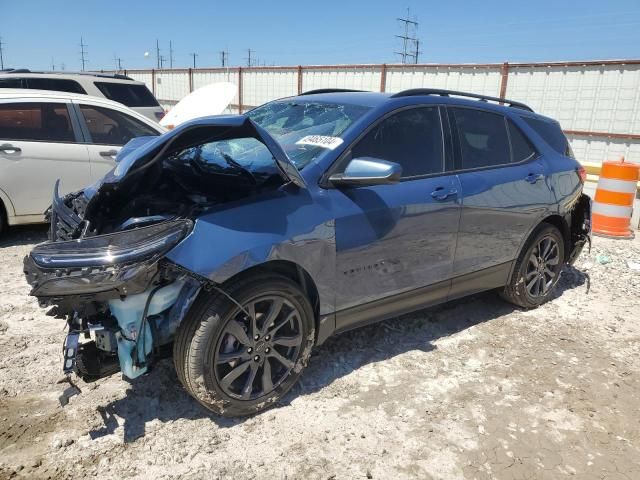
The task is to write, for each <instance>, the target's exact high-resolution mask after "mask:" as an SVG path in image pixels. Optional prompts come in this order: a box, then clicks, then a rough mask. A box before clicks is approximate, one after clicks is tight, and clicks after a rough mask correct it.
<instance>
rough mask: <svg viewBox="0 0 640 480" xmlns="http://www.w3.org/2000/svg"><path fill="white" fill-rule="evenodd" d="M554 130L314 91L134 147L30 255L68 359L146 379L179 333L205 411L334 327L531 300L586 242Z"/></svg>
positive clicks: (482, 101) (235, 402) (277, 388)
mask: <svg viewBox="0 0 640 480" xmlns="http://www.w3.org/2000/svg"><path fill="white" fill-rule="evenodd" d="M583 181H584V170H583V169H582V168H581V167H580V165H579V163H578V162H577V161H576V160H575V159H574V158H573V154H572V152H571V149H570V147H569V144H568V142H567V139H566V138H565V136H564V135H563V133H562V131H561V129H560V126H559V124H558V123H557V122H556V121H554V120H551V119H548V118H545V117H543V116H540V115H538V114H536V113H534V112H533V111H532V110H531V109H530V108H529V107H527V106H526V105H524V104H521V103H518V102H514V101H510V100H506V99H499V98H493V97H486V96H480V95H473V94H468V93H462V92H453V91H445V90H432V89H415V90H407V91H403V92H400V93H395V94H385V93H371V92H354V91H338V90H322V91H313V92H308V93H306V94H302V95H299V96H296V97H291V98H285V99H281V100H277V101H274V102H271V103H268V104H265V105H263V106H261V107H258V108H256V109H254V110H252V111H250V112H249V113H247V114H246V115H238V116H218V117H209V118H201V119H198V120H194V121H191V122H188V123H186V124H183V125H181V126H179V127H178V128H176V129H175V130H172V131H170V132H168V133H165V134H164V135H161V136H159V137H143V138H138V139H135V140H133V141H132V142H130V143H129V144H128V145H127V146H125V148H124V149H123V150H122V152H121V153H120V155H119V157H118V163H117V165H116V167H115V168H114V169H113V170H112V171H111V172H110V173H108V174H107V175H106V176H105V177H104V178H103V179H102V180H101V181H100V182H98V183H97V184H95V185H93V186H90V187H88V188H86V189H84V190H82V191H79V192H76V193H73V194H70V195H66V196H64V197H60V196H59V195H58V188H57V185H56V187H55V189H54V196H53V203H52V206H51V209H50V211H49V217H50V221H51V231H50V240H49V241H48V242H46V243H43V244H41V245H38V246H36V247H35V248H34V249H33V250H32V251H31V253H30V254H29V255H28V256H27V257H26V258H25V263H24V270H25V274H26V277H27V280H28V281H29V283H30V285H31V286H32V292H31V294H32V295H34V296H36V297H37V298H38V299H39V301H40V303H41V305H42V306H43V307H44V306H48V307H52V308H51V309H50V311H49V314H51V315H54V316H57V317H59V318H61V319H64V320H66V322H68V326H69V332H68V335H67V338H66V341H65V348H64V358H63V361H64V370H65V372H67V373H71V372H72V371H75V372H76V373H77V374H78V375H79V376H80V377H82V378H83V379H84V380H85V381H92V380H95V379H98V378H101V377H104V376H107V375H111V374H114V373H116V372H118V371H121V372H122V373H123V374H124V375H125V376H127V377H129V378H135V377H137V376H139V375H142V374H144V373H146V372H147V371H148V370H149V368H150V366H151V365H152V363H153V361H154V359H157V358H158V357H159V356H160V355H162V352H163V351H165V350H167V348H168V347H170V346H171V345H172V348H173V358H174V363H175V368H176V370H177V374H178V377H179V379H180V381H181V382H182V383H183V385H184V387H185V388H186V389H187V390H188V391H189V393H191V395H193V396H194V397H195V398H196V399H197V400H198V401H199V402H200V403H201V404H202V405H204V406H205V407H206V408H208V409H210V410H212V411H214V412H216V413H218V414H222V415H228V416H236V415H246V414H251V413H254V412H257V411H260V410H262V409H264V408H267V407H268V406H269V405H271V404H273V403H274V402H276V401H277V400H278V399H279V398H281V397H282V396H283V395H284V394H285V393H286V392H287V391H288V390H289V389H290V388H291V387H292V385H293V384H294V383H295V382H296V380H297V379H298V377H299V376H300V374H301V371H302V369H303V367H304V366H305V364H306V362H307V361H308V359H309V355H310V353H311V350H312V348H313V347H314V346H315V345H319V344H321V343H323V342H324V341H325V340H326V339H327V338H328V337H329V336H330V335H332V334H334V333H339V332H343V331H345V330H349V329H352V328H355V327H358V326H361V325H365V324H369V323H371V322H376V321H379V320H382V319H385V318H389V317H393V316H396V315H400V314H402V313H405V312H409V311H412V310H416V309H420V308H424V307H427V306H430V305H434V304H437V303H441V302H445V301H448V300H452V299H455V298H459V297H462V296H465V295H469V294H472V293H475V292H479V291H483V290H489V289H498V290H499V291H500V293H501V295H502V296H503V297H504V298H505V299H506V300H508V301H510V302H513V303H515V304H516V305H519V306H520V307H524V308H533V307H536V306H538V305H540V304H542V303H543V302H545V301H547V300H549V299H550V298H551V296H552V295H553V290H554V287H555V285H556V283H557V282H558V278H559V276H560V273H561V270H562V268H563V265H564V264H567V263H572V262H573V261H574V260H575V258H576V257H577V256H578V255H579V253H580V251H581V249H582V248H583V246H584V245H585V243H587V242H590V218H591V207H590V205H591V204H590V201H589V199H588V197H586V196H585V195H583V193H582V187H583Z"/></svg>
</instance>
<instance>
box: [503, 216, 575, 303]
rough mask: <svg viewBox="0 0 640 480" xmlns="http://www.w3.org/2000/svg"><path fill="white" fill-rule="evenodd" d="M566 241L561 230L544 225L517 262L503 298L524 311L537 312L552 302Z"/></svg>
mask: <svg viewBox="0 0 640 480" xmlns="http://www.w3.org/2000/svg"><path fill="white" fill-rule="evenodd" d="M564 258H565V257H564V239H563V238H562V234H561V233H560V230H558V229H557V228H556V227H555V226H553V225H551V224H548V223H541V224H540V225H539V226H538V227H537V228H536V229H535V230H534V231H533V233H532V234H531V236H530V237H529V241H528V242H527V244H526V245H525V248H524V249H523V251H522V252H521V253H520V256H519V257H518V260H517V261H516V265H515V268H514V270H513V275H512V276H511V280H510V281H509V283H508V284H507V285H506V286H505V287H504V290H503V291H502V292H501V296H502V298H504V299H505V300H507V301H508V302H511V303H513V304H515V305H518V306H520V307H524V308H535V307H538V306H539V305H542V304H543V303H545V302H547V301H549V300H550V299H551V297H552V296H553V290H554V288H555V286H556V284H557V283H558V280H559V279H560V272H561V271H562V266H563V265H564Z"/></svg>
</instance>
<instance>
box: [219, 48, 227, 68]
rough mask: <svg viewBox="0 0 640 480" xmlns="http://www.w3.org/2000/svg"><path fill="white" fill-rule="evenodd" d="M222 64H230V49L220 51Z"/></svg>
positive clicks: (225, 65) (224, 65)
mask: <svg viewBox="0 0 640 480" xmlns="http://www.w3.org/2000/svg"><path fill="white" fill-rule="evenodd" d="M220 64H221V65H222V66H223V67H228V66H229V51H228V50H221V51H220Z"/></svg>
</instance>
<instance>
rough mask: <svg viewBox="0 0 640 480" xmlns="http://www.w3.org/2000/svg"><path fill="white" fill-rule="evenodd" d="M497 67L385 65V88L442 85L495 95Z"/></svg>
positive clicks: (392, 89) (496, 89)
mask: <svg viewBox="0 0 640 480" xmlns="http://www.w3.org/2000/svg"><path fill="white" fill-rule="evenodd" d="M500 79H501V70H500V67H496V66H493V67H483V66H479V67H476V66H435V65H434V66H419V65H417V66H395V65H394V66H388V67H387V78H386V88H385V90H386V91H388V92H399V91H401V90H407V89H410V88H442V89H447V90H460V91H466V92H474V93H480V94H483V95H491V96H494V97H496V96H498V95H499V94H500Z"/></svg>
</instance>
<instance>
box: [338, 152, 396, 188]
mask: <svg viewBox="0 0 640 480" xmlns="http://www.w3.org/2000/svg"><path fill="white" fill-rule="evenodd" d="M401 176H402V167H401V166H400V165H399V164H397V163H395V162H388V161H386V160H381V159H379V158H373V157H361V158H354V159H353V160H351V161H350V162H349V164H348V165H347V168H345V170H344V173H336V174H334V175H331V176H330V177H329V182H331V183H332V184H333V185H335V186H353V187H362V186H370V185H390V184H393V183H398V182H399V181H400V177H401Z"/></svg>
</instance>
